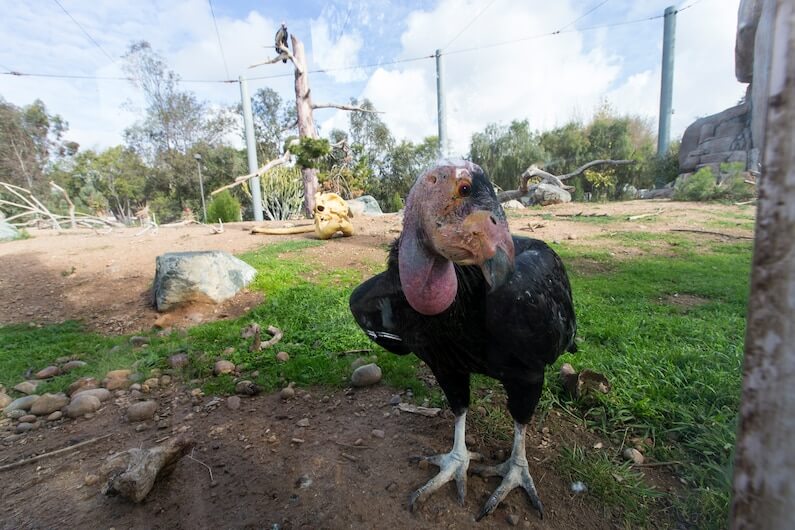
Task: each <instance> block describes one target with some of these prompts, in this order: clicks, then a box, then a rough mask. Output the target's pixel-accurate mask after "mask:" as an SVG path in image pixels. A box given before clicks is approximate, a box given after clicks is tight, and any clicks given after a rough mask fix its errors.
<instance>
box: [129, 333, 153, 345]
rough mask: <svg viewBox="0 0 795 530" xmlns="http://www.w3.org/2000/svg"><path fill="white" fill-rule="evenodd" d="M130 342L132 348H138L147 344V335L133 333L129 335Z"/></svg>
mask: <svg viewBox="0 0 795 530" xmlns="http://www.w3.org/2000/svg"><path fill="white" fill-rule="evenodd" d="M130 344H131V345H132V347H133V348H139V347H141V346H145V345H147V344H149V337H144V336H141V335H133V336H132V337H130Z"/></svg>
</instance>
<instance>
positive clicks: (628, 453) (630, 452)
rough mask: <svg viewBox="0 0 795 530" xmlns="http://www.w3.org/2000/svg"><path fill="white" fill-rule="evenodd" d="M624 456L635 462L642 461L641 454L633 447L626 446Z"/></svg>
mask: <svg viewBox="0 0 795 530" xmlns="http://www.w3.org/2000/svg"><path fill="white" fill-rule="evenodd" d="M623 454H624V458H625V459H626V460H629V461H631V462H633V463H635V464H642V463H643V455H642V454H641V453H640V451H638V450H637V449H635V448H634V447H627V448H626V449H624V453H623Z"/></svg>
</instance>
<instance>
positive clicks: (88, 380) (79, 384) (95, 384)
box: [66, 377, 99, 396]
mask: <svg viewBox="0 0 795 530" xmlns="http://www.w3.org/2000/svg"><path fill="white" fill-rule="evenodd" d="M90 388H99V381H97V380H96V379H95V378H93V377H81V378H80V379H78V380H77V381H75V382H74V383H72V384H71V385H69V390H67V391H66V393H67V394H68V395H70V396H71V395H73V394H75V393H77V392H80V391H81V390H88V389H90Z"/></svg>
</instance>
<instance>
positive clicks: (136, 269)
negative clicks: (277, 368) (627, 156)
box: [0, 201, 752, 529]
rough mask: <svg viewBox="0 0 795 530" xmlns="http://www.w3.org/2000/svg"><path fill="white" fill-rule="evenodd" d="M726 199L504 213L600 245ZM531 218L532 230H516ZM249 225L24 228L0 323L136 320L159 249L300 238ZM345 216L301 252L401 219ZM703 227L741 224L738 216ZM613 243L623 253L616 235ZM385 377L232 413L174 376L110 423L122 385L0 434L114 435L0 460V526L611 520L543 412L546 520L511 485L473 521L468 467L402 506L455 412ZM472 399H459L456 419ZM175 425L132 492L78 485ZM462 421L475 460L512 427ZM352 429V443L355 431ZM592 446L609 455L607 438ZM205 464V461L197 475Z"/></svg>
mask: <svg viewBox="0 0 795 530" xmlns="http://www.w3.org/2000/svg"><path fill="white" fill-rule="evenodd" d="M658 209H661V210H662V211H661V213H660V214H659V215H658V216H657V217H656V218H655V219H649V221H648V222H644V220H643V219H641V220H637V221H622V222H618V223H609V224H606V225H604V224H599V223H590V222H581V221H574V220H572V218H571V217H566V216H570V215H573V214H576V213H578V212H583V213H591V212H594V213H607V214H609V215H615V216H618V215H621V216H631V215H639V214H645V213H651V212H657V211H658ZM751 211H752V210H751ZM726 212H730V213H733V214H740V213H742V214H743V215H748V212H749V210H748V209H747V208H746V209H742V208H741V207H726V206H719V205H695V204H691V203H673V202H653V201H633V202H627V203H611V204H598V205H582V204H568V205H559V206H553V207H548V208H545V209H544V210H524V211H521V212H518V213H517V212H513V213H511V214H510V218H511V221H510V222H511V226H512V229H513V231H514V232H515V233H520V234H527V235H530V236H533V237H538V238H540V239H546V240H558V241H560V242H561V244H572V245H580V244H587V245H593V246H600V245H612V243H611V241H610V240H609V239H606V238H599V237H596V236H599V235H600V234H602V233H611V232H617V231H624V230H637V231H644V232H667V231H670V230H671V229H700V228H701V227H703V226H704V225H705V222H706V221H708V220H710V219H715V220H718V219H723V220H724V221H725V219H726V217H725V214H726ZM550 214H553V215H554V217H551V218H550ZM746 224H747V223H746ZM528 225H532V226H534V230H535V231H534V232H531V231H527V230H524V231H523V228H526V227H527V226H528ZM539 225H542V226H539ZM250 226H251V223H239V224H236V225H229V226H227V227H226V232H225V233H224V234H221V235H212V234H211V231H210V229H209V228H207V227H204V226H188V227H183V228H161V229H160V231H159V232H158V233H157V234H145V235H141V236H136V235H135V234H136V232H137V231H136V230H135V229H127V230H118V231H114V232H112V233H110V234H97V233H94V232H91V231H82V232H79V233H68V234H62V235H57V234H54V233H51V232H45V231H32V236H33V237H32V238H31V239H27V240H21V241H14V242H10V243H3V244H0V292H2V293H3V296H2V297H0V324H7V323H21V322H36V323H50V322H60V321H63V320H66V319H81V320H83V321H84V322H85V323H86V324H87V326H88V327H89V328H90V329H94V330H97V331H99V332H102V333H110V334H113V333H131V332H134V331H138V330H141V329H149V328H150V327H151V326H152V324H153V323H154V322H155V321H156V319H157V318H158V317H159V315H158V314H157V312H156V311H154V309H152V307H151V304H150V301H149V299H150V296H149V288H150V284H151V281H152V278H153V275H154V264H155V257H156V256H157V255H159V254H162V253H164V252H168V251H182V250H210V249H220V250H226V251H230V252H233V253H239V252H243V251H246V250H251V249H254V248H257V247H259V246H260V245H264V244H268V243H271V242H274V241H283V240H284V239H287V238H293V239H298V238H305V237H310V236H306V235H297V236H262V235H257V236H254V235H250V234H249V233H248V231H247V229H248V228H249V227H250ZM355 228H356V231H357V234H356V236H354V237H351V238H340V239H334V240H331V241H328V242H326V243H325V244H324V245H323V246H321V247H317V248H310V249H307V250H305V251H304V252H305V253H306V255H307V256H308V257H309V258H310V259H315V258H316V259H318V260H321V259H322V261H323V263H324V264H326V265H327V266H330V267H350V268H356V269H358V270H362V271H365V270H369V269H371V268H372V267H373V265H374V264H379V263H383V261H384V259H385V246H386V244H387V243H388V242H390V241H391V240H392V239H394V238H395V236H396V235H397V233H398V232H399V229H400V218H399V217H398V216H397V215H386V216H383V217H378V218H367V219H356V223H355ZM715 231H717V232H722V233H725V234H729V235H732V236H742V237H748V236H750V235H751V234H750V230H749V229H748V228H747V226H746V227H740V226H737V227H731V226H722V227H721V228H719V229H715ZM711 237H712V236H711ZM715 237H721V236H715ZM611 248H614V249H615V250H616V251H617V252H621V249H620V247H615V246H613V247H611ZM362 274H363V275H364V274H365V273H364V272H362ZM266 296H267V293H266ZM258 301H259V298H258V296H257V295H253V294H251V293H248V294H244V295H243V296H242V297H238V298H236V299H235V300H233V301H232V302H231V303H230V304H227V305H225V306H224V307H221V308H216V309H207V308H205V309H204V310H196V311H193V312H188V313H184V314H181V315H180V316H179V318H181V319H182V320H183V322H181V324H183V325H192V324H194V323H198V322H201V321H204V320H211V319H216V318H223V317H225V316H234V315H236V314H239V313H241V312H244V311H245V310H247V309H248V308H250V307H251V306H252V305H254V304H256V303H257V302H258ZM396 392H399V391H398V390H395V389H390V388H387V387H384V386H382V385H379V386H376V387H371V388H368V389H365V390H357V391H352V390H347V391H344V390H324V389H317V388H314V389H308V390H300V391H299V392H298V397H297V398H296V399H294V400H291V401H288V402H282V401H281V400H280V399H279V397H278V396H275V395H268V396H258V397H255V398H244V399H243V401H242V405H241V406H240V408H239V409H237V410H231V409H229V408H228V407H227V406H226V405H225V401H224V400H223V399H222V398H220V400H216V399H215V398H213V397H212V396H207V397H204V398H203V399H202V400H201V402H200V403H191V398H190V395H189V393H188V391H187V390H186V389H184V388H183V387H181V386H179V383H176V384H174V385H172V386H170V387H168V388H166V389H162V390H161V391H160V394H159V395H158V396H157V399H158V401H159V410H158V415H159V416H160V417H161V418H164V419H166V420H167V422H166V423H167V425H161V426H157V425H155V424H154V423H152V422H149V423H147V424H145V428H143V429H140V428H136V426H135V425H133V424H129V423H127V422H126V421H125V420H124V414H123V411H124V408H125V407H126V406H127V404H129V400H130V396H129V394H120V395H117V396H116V397H115V398H114V400H112V402H109V403H107V404H105V406H104V407H103V409H101V410H100V411H99V412H98V413H97V414H96V415H95V416H94V417H93V418H91V419H88V420H86V419H80V420H76V421H74V420H68V421H63V420H61V421H56V422H52V423H50V424H49V425H48V426H46V427H43V428H41V429H39V430H36V431H32V432H31V433H29V434H26V435H24V436H23V437H21V438H19V439H16V440H14V441H11V442H9V441H6V442H4V444H3V445H2V446H1V447H2V450H0V466H3V465H6V464H8V463H10V462H15V461H17V460H20V459H23V458H26V457H29V456H32V455H35V454H41V453H43V452H47V451H52V450H55V449H59V448H62V447H66V446H68V445H72V444H74V443H78V442H80V441H84V440H89V439H92V438H95V437H97V436H101V435H104V434H106V433H112V435H111V436H110V437H109V438H106V439H103V440H101V441H99V442H97V443H94V444H92V445H90V446H88V447H85V448H83V449H81V450H79V451H75V452H72V453H67V454H64V455H60V456H56V457H53V458H47V459H43V460H41V461H39V462H37V463H34V464H29V465H25V466H22V467H19V468H16V469H14V470H10V471H0V485H2V487H1V489H0V491H2V498H1V499H0V528H3V529H6V528H7V529H11V528H14V529H18V528H54V527H60V528H120V529H121V528H125V529H126V528H136V529H137V528H185V529H199V528H285V529H287V528H440V527H444V528H469V527H475V526H477V528H504V527H506V526H508V525H509V524H510V523H509V516H512V515H515V516H516V517H518V519H514V520H512V521H511V523H516V524H517V525H518V526H519V527H520V528H554V529H557V528H559V529H573V528H589V529H591V528H593V529H601V528H605V529H606V528H617V527H622V526H623V524H622V517H621V513H620V512H612V511H610V510H608V509H606V508H604V507H602V506H599V505H598V504H596V503H595V502H594V501H593V500H592V498H590V497H589V496H587V495H581V494H575V493H572V491H571V489H570V486H571V484H570V482H569V481H568V480H567V479H566V478H565V477H562V476H561V475H560V473H559V470H558V467H557V466H556V463H555V459H556V457H557V455H558V451H559V448H560V447H561V446H563V445H565V446H569V447H570V446H572V445H573V444H574V443H576V444H577V445H579V446H581V447H586V448H590V447H593V445H594V444H595V443H596V442H598V441H600V440H599V439H598V438H597V437H596V436H595V435H593V434H592V433H590V432H588V431H586V430H584V429H583V428H582V426H580V425H578V424H576V423H574V422H572V421H571V420H570V419H569V418H568V417H566V416H562V415H560V414H559V413H558V412H556V411H554V410H553V411H552V413H551V414H550V415H549V416H547V417H546V419H544V421H543V424H534V425H533V428H532V429H530V433H529V435H528V441H527V446H528V459H529V461H530V472H531V474H532V475H533V477H534V478H535V481H536V486H537V488H538V490H539V494H540V496H541V499H542V501H543V502H544V504H545V508H546V517H545V519H544V520H543V522H542V521H541V520H540V519H539V518H538V515H537V513H536V512H535V511H534V510H533V509H532V508H531V507H530V506H529V503H528V501H527V499H526V497H525V496H524V494H523V493H522V492H521V491H514V492H512V493H511V494H510V495H509V496H508V498H507V499H506V500H505V501H504V502H503V503H502V505H501V506H500V507H499V508H498V509H497V511H496V512H495V513H494V514H493V515H492V516H490V517H488V518H486V519H485V520H483V521H481V522H480V523H477V525H476V524H475V522H474V517H475V515H476V514H477V512H478V510H479V509H480V506H482V504H483V503H484V502H485V500H486V499H487V497H488V496H489V495H490V493H491V491H493V489H494V488H495V487H496V485H497V480H496V479H481V478H478V477H474V476H473V477H470V479H469V489H468V497H467V503H466V505H465V506H463V507H462V506H459V505H458V504H457V503H456V501H455V493H454V488H453V486H447V487H445V488H443V489H442V490H441V491H440V492H438V493H437V494H436V495H434V496H432V497H431V498H430V499H429V500H428V501H427V502H426V504H424V505H423V506H422V508H421V509H420V510H419V511H418V512H417V513H413V514H412V513H410V512H409V511H408V509H407V504H408V496H409V494H410V493H411V492H412V491H413V490H414V489H415V488H417V487H418V486H420V485H421V484H423V483H424V482H425V481H426V480H428V479H429V478H430V477H431V476H432V475H433V473H435V468H434V467H433V466H431V467H428V468H424V467H422V466H419V465H417V464H416V463H411V462H410V458H411V457H413V456H417V455H427V454H433V453H439V452H446V451H448V450H449V449H450V446H451V442H452V432H453V427H452V424H453V422H452V418H451V417H450V415H449V414H447V415H443V416H441V417H435V418H427V417H423V416H418V415H414V414H407V413H400V414H396V413H395V409H394V408H393V407H391V406H389V405H388V404H387V403H388V401H389V399H390V397H391V396H392V395H393V394H394V393H396ZM214 401H215V403H216V404H215V405H214V406H213V405H212V403H213V402H214ZM197 407H198V408H197ZM477 414H479V412H478V411H472V413H471V416H473V417H476V415H477ZM303 418H307V419H309V427H299V426H297V422H298V421H299V420H301V419H303ZM475 423H476V422H475ZM10 428H11V427H10V424H9V423H8V422H7V420H0V438H2V437H5V436H6V435H7V434H10ZM505 428H506V429H508V430H510V429H511V426H510V425H508V424H506V426H505ZM373 429H378V430H383V432H384V437H383V438H380V437H377V436H374V435H373V434H372V431H373ZM542 429H545V430H543V431H542ZM183 432H184V433H186V434H187V435H190V436H192V437H193V438H194V440H195V441H196V443H197V445H196V449H195V451H194V453H193V458H192V459H191V458H183V459H182V460H180V461H179V462H178V463H177V465H176V466H175V467H174V469H173V472H172V473H171V474H170V475H169V476H168V477H166V478H165V479H163V480H159V481H158V482H157V483H156V485H155V488H154V490H153V491H152V493H151V494H150V495H149V496H148V497H147V499H146V500H145V501H144V502H143V503H142V504H140V505H134V504H132V503H129V502H127V501H124V500H121V499H118V498H108V497H105V496H103V495H102V494H100V492H99V487H100V484H92V485H87V483H86V477H87V476H88V475H91V474H95V473H97V471H98V469H99V466H100V465H101V463H102V462H103V461H104V459H105V458H106V457H107V456H108V455H109V454H112V453H113V452H116V451H120V450H123V449H127V448H131V447H150V446H152V445H155V444H156V443H159V441H163V439H164V438H166V437H167V436H172V437H173V436H176V435H178V434H179V433H183ZM469 434H470V436H471V439H470V442H471V443H470V449H472V450H476V451H480V452H482V453H483V454H484V455H485V456H486V458H487V460H488V461H489V462H492V463H497V462H498V460H499V459H503V458H504V457H505V451H507V450H509V449H510V445H509V444H510V442H504V443H500V444H497V443H495V442H493V441H487V440H485V439H484V438H483V437H481V436H480V433H478V432H477V429H476V428H470V431H469ZM506 434H507V435H508V437H507V439H508V440H509V439H510V433H506ZM294 439H299V440H301V441H300V442H299V441H292V440H294ZM358 439H361V440H362V442H361V444H360V445H356V444H355V442H356V441H357V440H358ZM604 450H605V451H614V452H615V453H617V452H618V448H611V447H610V445H609V443H607V442H605V449H604ZM200 462H201V463H200ZM202 463H203V464H206V466H209V469H210V470H211V471H212V480H211V477H210V472H209V471H208V469H207V467H205V465H202ZM644 473H645V474H647V476H648V478H649V481H650V482H651V483H653V484H655V485H656V486H657V487H658V488H660V489H664V490H669V491H676V490H677V488H678V482H677V479H676V477H674V476H672V475H666V474H665V473H666V471H664V470H661V469H656V468H646V469H645V470H644ZM89 482H90V481H89ZM671 517H673V516H671ZM517 521H518V522H517ZM647 526H648V527H675V526H677V522H676V521H675V519H668V518H667V519H666V520H660V521H649V522H648V525H647Z"/></svg>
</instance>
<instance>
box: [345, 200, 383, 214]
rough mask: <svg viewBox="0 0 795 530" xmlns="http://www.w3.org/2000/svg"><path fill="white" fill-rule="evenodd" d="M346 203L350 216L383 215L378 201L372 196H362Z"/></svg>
mask: <svg viewBox="0 0 795 530" xmlns="http://www.w3.org/2000/svg"><path fill="white" fill-rule="evenodd" d="M347 203H348V207H349V208H350V210H351V214H352V216H357V215H383V214H384V212H383V210H381V206H379V205H378V201H377V200H375V197H373V196H372V195H362V196H361V197H357V198H355V199H350V200H349V201H347Z"/></svg>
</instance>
